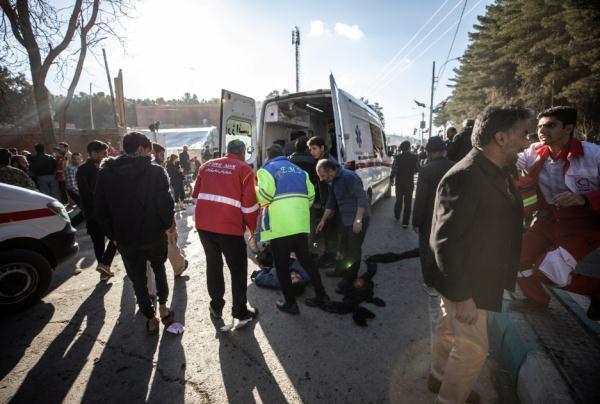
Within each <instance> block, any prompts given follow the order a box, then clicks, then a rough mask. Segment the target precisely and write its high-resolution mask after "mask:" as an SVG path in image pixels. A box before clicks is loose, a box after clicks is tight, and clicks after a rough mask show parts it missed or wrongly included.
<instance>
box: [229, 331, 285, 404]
mask: <svg viewBox="0 0 600 404" xmlns="http://www.w3.org/2000/svg"><path fill="white" fill-rule="evenodd" d="M256 324H257V323H256V322H254V321H253V322H252V323H250V324H249V325H247V326H246V327H244V328H243V329H240V330H237V331H235V332H234V333H232V334H223V335H221V336H220V338H219V361H220V363H221V373H222V374H223V384H224V385H225V391H226V393H227V401H228V402H230V403H253V402H263V403H284V402H287V401H288V400H287V399H286V397H285V395H284V394H283V392H282V391H281V388H280V387H279V385H278V384H277V381H276V380H275V378H274V377H273V375H272V374H271V371H270V370H269V367H268V366H267V363H266V361H265V358H264V356H263V353H262V350H261V348H260V346H259V345H258V342H257V341H256V337H255V335H254V328H255V327H256ZM254 393H256V395H257V397H255V396H254Z"/></svg>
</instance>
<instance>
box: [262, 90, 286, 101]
mask: <svg viewBox="0 0 600 404" xmlns="http://www.w3.org/2000/svg"><path fill="white" fill-rule="evenodd" d="M289 93H290V92H289V91H288V90H286V89H285V88H284V89H283V90H281V92H279V91H278V90H273V91H271V92H270V93H269V94H267V96H266V97H265V99H269V98H275V97H281V96H284V95H288V94H289Z"/></svg>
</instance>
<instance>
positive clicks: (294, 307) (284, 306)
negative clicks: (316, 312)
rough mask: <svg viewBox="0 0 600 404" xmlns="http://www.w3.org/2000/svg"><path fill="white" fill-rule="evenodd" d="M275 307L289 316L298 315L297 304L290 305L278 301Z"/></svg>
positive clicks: (283, 301)
mask: <svg viewBox="0 0 600 404" xmlns="http://www.w3.org/2000/svg"><path fill="white" fill-rule="evenodd" d="M275 306H277V308H278V309H279V310H281V311H284V312H286V313H289V314H300V309H299V308H298V304H297V303H296V302H293V303H290V302H286V301H285V300H278V301H277V302H276V303H275Z"/></svg>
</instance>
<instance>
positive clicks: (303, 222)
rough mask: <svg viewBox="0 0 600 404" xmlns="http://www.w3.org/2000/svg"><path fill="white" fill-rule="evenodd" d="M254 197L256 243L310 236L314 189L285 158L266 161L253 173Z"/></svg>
mask: <svg viewBox="0 0 600 404" xmlns="http://www.w3.org/2000/svg"><path fill="white" fill-rule="evenodd" d="M257 177H258V186H257V187H256V198H257V199H258V202H259V204H260V205H261V206H262V212H261V220H260V240H261V241H267V240H272V239H274V238H280V237H285V236H291V235H293V234H299V233H310V211H309V209H310V206H311V205H312V203H313V201H314V199H315V188H314V186H313V184H312V183H311V182H310V178H309V176H308V174H307V173H306V172H305V171H304V170H302V169H301V168H300V167H298V166H297V165H295V164H293V163H291V162H290V161H289V160H288V159H287V158H285V157H283V156H281V157H276V158H274V159H272V160H269V161H268V162H267V163H266V164H265V165H264V166H263V167H262V168H261V169H260V170H258V173H257Z"/></svg>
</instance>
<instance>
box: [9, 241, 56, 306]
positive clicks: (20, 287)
mask: <svg viewBox="0 0 600 404" xmlns="http://www.w3.org/2000/svg"><path fill="white" fill-rule="evenodd" d="M0 263H1V264H0V313H14V312H17V311H20V310H23V309H25V308H27V307H29V306H32V305H33V304H35V303H37V302H38V301H39V300H40V299H41V298H42V297H44V295H45V294H46V292H47V291H48V288H49V287H50V281H51V280H52V268H51V267H50V264H49V263H48V261H47V260H46V258H44V257H43V256H42V255H40V254H38V253H37V252H34V251H31V250H9V251H2V252H0Z"/></svg>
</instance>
